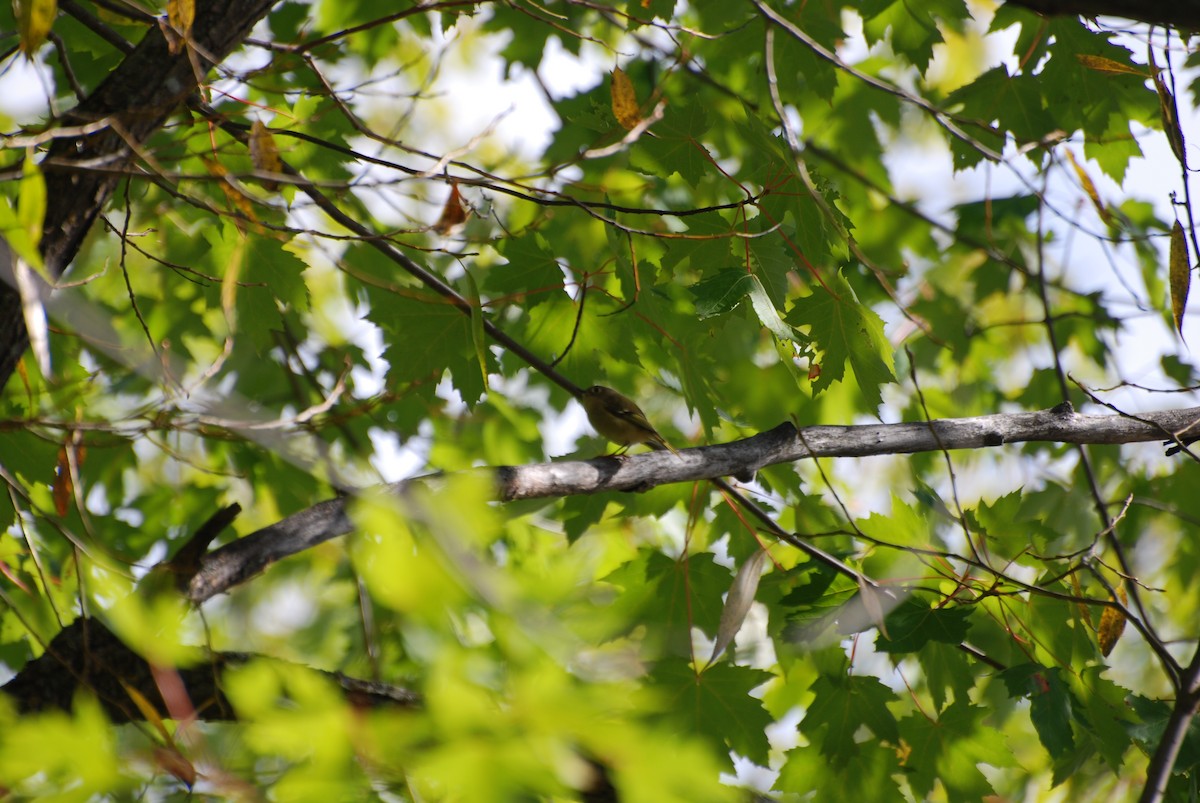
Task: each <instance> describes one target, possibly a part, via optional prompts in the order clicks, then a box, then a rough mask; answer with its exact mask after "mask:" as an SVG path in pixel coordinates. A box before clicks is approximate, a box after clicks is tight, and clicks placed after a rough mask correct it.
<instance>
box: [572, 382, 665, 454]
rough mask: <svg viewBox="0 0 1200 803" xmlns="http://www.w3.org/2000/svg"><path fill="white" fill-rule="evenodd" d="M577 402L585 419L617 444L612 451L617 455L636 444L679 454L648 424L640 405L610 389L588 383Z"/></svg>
mask: <svg viewBox="0 0 1200 803" xmlns="http://www.w3.org/2000/svg"><path fill="white" fill-rule="evenodd" d="M579 402H580V404H582V405H583V409H584V410H586V411H587V417H588V421H590V422H591V423H592V426H593V427H594V428H595V430H596V431H597V432H599V433H600V434H601V435H603V436H604V437H605V438H607V439H608V440H610V441H612V442H613V443H615V444H618V445H619V446H620V447H621V448H620V449H618V450H617V451H616V452H615V454H620V453H621V452H624V451H625V450H626V449H628V448H629V447H630V446H633V445H634V444H637V443H656V444H658V445H659V446H662V447H664V448H666V449H670V450H671V452H672V453H674V454H679V452H678V451H677V450H676V449H675V447H674V446H672V445H671V444H669V443H667V442H666V441H665V440H664V439H663V436H662V435H659V434H658V431H657V430H656V429H655V428H654V427H652V426H650V422H649V421H647V420H646V414H645V413H643V412H642V408H640V407H638V406H637V405H636V404H634V403H633V402H632V401H630V400H629V399H627V398H625V397H624V396H622V395H621V394H620V393H617V392H616V391H615V390H613V389H612V388H606V387H604V386H603V385H592V386H591V387H590V388H588V389H587V390H585V391H584V392H583V395H582V396H580V397H579Z"/></svg>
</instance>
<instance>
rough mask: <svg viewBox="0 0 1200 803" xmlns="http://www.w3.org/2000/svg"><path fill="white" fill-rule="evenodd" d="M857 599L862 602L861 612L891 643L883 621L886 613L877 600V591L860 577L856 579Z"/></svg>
mask: <svg viewBox="0 0 1200 803" xmlns="http://www.w3.org/2000/svg"><path fill="white" fill-rule="evenodd" d="M858 598H859V599H860V600H862V606H863V610H865V611H866V612H867V616H868V617H870V619H871V624H873V625H875V626H876V627H877V628H879V632H880V633H882V634H883V637H884V638H885V639H887V640H888V641H891V640H892V637H891V634H889V633H888V631H887V623H886V622H885V621H884V620H885V619H886V618H887V613H886V612H885V611H884V610H883V603H882V602H880V600H879V589H878V588H876V587H875V586H873V585H871V583H870V582H868V581H866V580H865V579H864V578H863V577H862V576H861V575H860V576H859V578H858Z"/></svg>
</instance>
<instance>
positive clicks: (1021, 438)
mask: <svg viewBox="0 0 1200 803" xmlns="http://www.w3.org/2000/svg"><path fill="white" fill-rule="evenodd" d="M1197 419H1200V407H1191V408H1186V409H1182V410H1165V411H1162V412H1157V413H1146V414H1145V415H1143V416H1141V417H1140V418H1139V419H1132V418H1128V417H1125V416H1120V415H1111V416H1100V415H1079V414H1077V413H1075V412H1073V411H1072V410H1070V409H1069V405H1060V406H1059V407H1056V408H1054V409H1053V410H1042V411H1038V412H1031V413H1000V414H997V415H987V416H978V417H975V418H957V419H943V420H939V421H931V422H928V423H916V424H909V423H904V424H868V425H859V426H844V427H834V426H814V427H805V428H804V430H803V432H802V433H799V432H797V430H796V428H795V427H794V426H792V425H791V424H780V425H779V426H778V427H775V428H774V429H772V430H770V431H769V432H764V433H761V434H759V435H755V436H753V437H751V438H746V439H744V440H740V441H734V442H732V443H723V444H718V445H715V446H703V447H697V448H693V449H683V450H681V452H680V456H678V457H677V456H675V455H673V454H669V453H667V452H665V451H656V452H651V453H649V454H642V455H636V456H633V457H628V458H626V459H623V460H619V459H616V458H612V457H602V458H597V459H595V460H584V461H579V460H571V461H563V462H552V463H538V464H534V465H527V466H500V467H498V468H496V469H494V471H495V478H496V496H497V498H498V499H500V500H502V501H515V500H518V499H543V498H548V497H556V496H570V495H574V494H594V493H600V492H603V491H635V492H636V491H646V490H649V489H651V488H654V487H656V486H658V485H664V484H668V483H677V482H694V481H697V480H711V479H717V478H720V477H725V476H729V475H731V474H734V473H739V472H742V471H757V470H758V469H760V468H762V467H764V466H769V465H774V464H777V463H789V462H793V461H796V460H803V459H805V458H811V457H866V456H868V455H881V454H913V453H916V452H934V451H941V450H943V449H977V448H981V447H990V446H1001V445H1003V444H1006V443H1024V442H1035V441H1045V442H1057V443H1097V444H1104V443H1108V444H1116V443H1136V442H1142V441H1155V440H1161V439H1162V438H1163V437H1164V434H1165V435H1166V436H1168V437H1169V435H1170V433H1172V432H1178V431H1181V430H1183V429H1185V428H1187V427H1188V426H1189V425H1191V424H1193V423H1194V422H1195V421H1196V420H1197ZM428 479H429V478H428V477H423V478H418V479H416V480H406V481H404V482H399V483H394V484H392V485H391V486H389V489H390V490H391V491H392V492H394V493H397V494H403V493H404V492H405V490H406V488H407V487H408V485H409V484H411V483H413V482H424V481H427V480H428ZM347 501H348V500H347V499H345V498H338V499H328V500H326V501H323V502H318V503H317V504H315V505H313V506H312V507H310V508H306V509H305V510H302V511H300V512H299V513H294V514H292V515H291V516H288V517H287V518H285V519H283V520H281V521H278V522H276V523H275V524H272V525H270V526H268V527H264V528H263V529H261V530H258V531H257V532H254V533H251V534H250V535H247V536H245V537H244V538H240V539H238V540H237V541H234V542H232V543H230V544H227V545H225V546H223V547H221V548H220V549H217V550H215V551H214V552H211V553H209V554H208V555H206V556H204V558H203V559H202V560H201V565H200V571H199V572H197V574H196V576H195V577H194V578H192V581H191V583H190V584H189V585H188V588H187V592H186V593H187V596H188V598H189V599H191V600H192V602H194V603H197V604H199V603H202V602H204V601H205V600H207V599H210V598H212V597H214V596H216V595H217V594H221V593H224V592H225V591H228V590H229V589H230V588H233V587H234V586H236V585H238V584H240V583H243V582H245V581H246V580H248V579H249V578H251V577H253V576H254V575H256V574H258V573H259V572H261V571H263V570H265V569H266V568H267V567H268V566H270V565H271V564H272V563H274V562H276V561H278V560H282V559H283V558H285V557H288V556H289V555H294V554H296V553H298V552H301V551H303V550H305V549H308V548H310V547H313V546H316V545H317V544H320V543H322V542H324V541H328V540H330V539H332V538H336V537H338V536H340V535H345V534H346V533H348V532H350V530H351V529H352V526H353V525H352V522H351V521H350V517H349V516H348V515H347V514H346V504H347Z"/></svg>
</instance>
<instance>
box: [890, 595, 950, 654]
mask: <svg viewBox="0 0 1200 803" xmlns="http://www.w3.org/2000/svg"><path fill="white" fill-rule="evenodd" d="M970 616H971V611H970V609H968V608H961V607H949V608H936V607H931V606H930V604H929V599H928V598H927V597H926V596H925V595H919V594H911V595H909V596H908V597H906V598H905V599H904V601H903V602H901V603H900V605H899V606H897V607H896V608H895V609H894V610H893V611H892V612H891V613H889V614H888V615H887V633H888V636H890V638H888V637H887V636H884V635H883V633H880V634H879V635H878V636H877V637H876V639H875V649H877V650H879V651H880V652H886V653H909V652H916V651H917V650H919V649H921V648H922V647H924V646H925V645H926V644H927V643H929V642H931V641H936V642H940V643H942V644H961V643H962V642H963V641H964V640H965V639H966V637H967V630H968V629H970V626H971V625H970V622H969V621H968V619H969V618H970Z"/></svg>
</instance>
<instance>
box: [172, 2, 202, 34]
mask: <svg viewBox="0 0 1200 803" xmlns="http://www.w3.org/2000/svg"><path fill="white" fill-rule="evenodd" d="M195 20H196V2H195V0H167V21H168V22H170V23H171V27H172V28H174V29H175V30H176V31H178V32H179V33H180V34H181V35H182V36H183V37H184V38H185V39H186V38H187V37H189V36H191V34H192V23H193V22H195Z"/></svg>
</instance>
